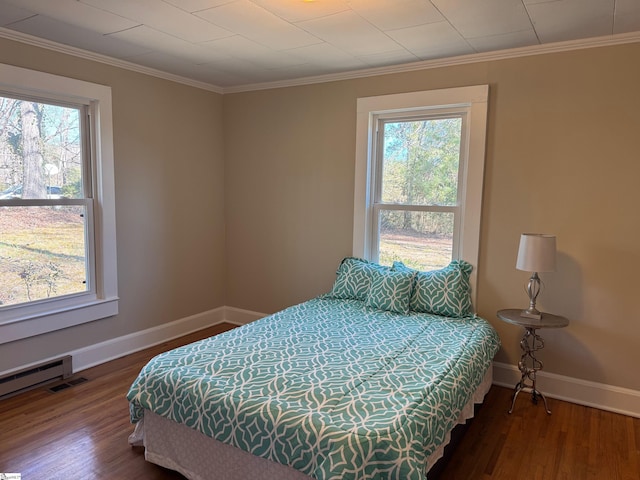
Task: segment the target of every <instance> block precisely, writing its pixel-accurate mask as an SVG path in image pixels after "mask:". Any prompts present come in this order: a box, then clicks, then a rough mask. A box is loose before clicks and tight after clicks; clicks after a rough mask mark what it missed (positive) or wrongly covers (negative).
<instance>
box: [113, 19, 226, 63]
mask: <svg viewBox="0 0 640 480" xmlns="http://www.w3.org/2000/svg"><path fill="white" fill-rule="evenodd" d="M109 36H110V37H113V38H119V39H121V40H124V41H127V42H129V43H132V44H134V45H138V46H139V47H144V48H146V49H148V50H152V51H162V52H165V53H168V54H170V55H174V56H177V57H180V58H183V59H185V60H187V61H190V62H193V63H206V62H210V61H211V60H214V59H217V58H220V56H221V55H220V53H219V52H215V51H213V50H210V49H208V48H205V47H203V46H202V45H193V44H191V43H189V42H185V41H184V40H181V39H179V38H176V37H173V36H171V35H167V34H166V33H163V32H159V31H157V30H154V29H152V28H149V27H147V26H145V25H140V26H139V27H135V28H130V29H129V30H124V31H122V32H117V33H113V34H111V35H109Z"/></svg>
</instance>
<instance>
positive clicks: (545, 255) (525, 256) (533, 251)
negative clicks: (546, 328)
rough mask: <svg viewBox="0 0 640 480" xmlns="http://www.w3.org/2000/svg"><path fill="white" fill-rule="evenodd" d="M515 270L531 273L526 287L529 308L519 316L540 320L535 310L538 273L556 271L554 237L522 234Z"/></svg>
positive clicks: (538, 287)
mask: <svg viewBox="0 0 640 480" xmlns="http://www.w3.org/2000/svg"><path fill="white" fill-rule="evenodd" d="M516 268H517V269H518V270H523V271H525V272H532V274H531V278H529V283H528V285H527V294H528V295H529V308H527V309H526V310H523V311H522V312H521V313H520V316H522V317H526V318H534V319H537V320H540V318H542V314H541V313H540V312H539V311H538V309H537V308H536V299H537V298H538V294H539V293H540V277H538V272H554V271H555V270H556V237H555V235H546V234H542V233H523V234H522V235H521V236H520V247H519V248H518V260H517V262H516Z"/></svg>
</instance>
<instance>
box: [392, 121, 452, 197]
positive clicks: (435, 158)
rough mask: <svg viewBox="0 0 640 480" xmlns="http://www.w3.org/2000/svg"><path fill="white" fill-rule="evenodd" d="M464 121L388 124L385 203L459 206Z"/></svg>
mask: <svg viewBox="0 0 640 480" xmlns="http://www.w3.org/2000/svg"><path fill="white" fill-rule="evenodd" d="M461 128H462V119H461V118H460V117H457V118H440V119H430V120H417V121H402V122H390V123H384V129H383V131H384V137H383V139H384V146H383V159H382V202H384V203H400V204H408V205H447V206H452V205H456V202H457V198H458V165H459V163H460V136H461Z"/></svg>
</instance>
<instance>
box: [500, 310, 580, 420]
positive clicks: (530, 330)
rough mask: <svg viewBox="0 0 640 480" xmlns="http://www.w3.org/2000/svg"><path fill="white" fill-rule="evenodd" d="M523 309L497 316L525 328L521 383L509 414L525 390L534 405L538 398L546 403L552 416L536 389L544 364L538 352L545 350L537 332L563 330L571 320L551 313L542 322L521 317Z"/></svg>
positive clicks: (501, 312)
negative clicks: (529, 394)
mask: <svg viewBox="0 0 640 480" xmlns="http://www.w3.org/2000/svg"><path fill="white" fill-rule="evenodd" d="M520 312H522V309H517V308H509V309H505V310H499V311H498V313H497V315H498V318H499V319H500V320H503V321H505V322H507V323H511V324H513V325H519V326H521V327H523V328H524V330H525V332H524V335H523V337H522V340H520V348H521V349H522V356H521V357H520V361H519V362H518V369H519V370H520V373H521V374H522V377H521V378H520V381H519V382H518V383H517V384H516V386H515V388H514V392H513V400H512V401H511V408H510V409H509V413H511V412H513V406H514V405H515V403H516V398H518V394H519V393H520V392H521V391H522V390H524V389H529V390H531V401H532V402H533V403H534V405H537V403H538V397H540V398H542V400H543V401H544V408H545V410H546V411H547V413H548V414H549V415H550V414H551V410H549V406H548V405H547V399H546V397H545V396H544V395H543V394H542V393H541V392H540V391H539V390H538V388H537V387H536V373H537V372H538V371H539V370H542V367H543V365H542V362H541V361H540V360H538V359H537V358H536V352H537V351H539V350H542V349H543V348H544V341H543V340H542V337H541V336H540V335H538V334H537V330H538V329H540V328H562V327H566V326H567V325H569V320H568V319H566V318H565V317H560V316H558V315H552V314H551V313H543V314H542V318H540V320H536V319H534V318H527V317H522V316H520Z"/></svg>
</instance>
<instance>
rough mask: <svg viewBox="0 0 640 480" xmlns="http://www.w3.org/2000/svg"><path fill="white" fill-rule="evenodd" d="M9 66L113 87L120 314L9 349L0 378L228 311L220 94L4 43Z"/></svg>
mask: <svg viewBox="0 0 640 480" xmlns="http://www.w3.org/2000/svg"><path fill="white" fill-rule="evenodd" d="M0 62H2V63H6V64H10V65H16V66H20V67H25V68H32V69H35V70H41V71H44V72H49V73H54V74H59V75H65V76H68V77H72V78H77V79H81V80H87V81H91V82H95V83H100V84H104V85H108V86H110V87H111V88H112V98H113V131H114V154H115V184H116V221H117V248H118V289H119V295H120V314H119V315H117V316H115V317H112V318H108V319H104V320H98V321H95V322H91V323H89V324H84V325H82V326H78V327H73V328H68V329H65V330H60V331H57V332H53V333H50V334H46V335H40V336H38V337H33V338H30V339H26V340H22V341H17V342H12V343H9V344H4V345H0V358H1V361H0V371H4V370H8V369H11V368H14V367H16V366H20V365H24V364H28V363H31V362H34V361H39V360H41V359H43V358H48V357H52V356H56V355H59V354H60V353H64V352H67V351H70V350H75V349H78V348H82V347H85V346H88V345H92V344H95V343H98V342H102V341H105V340H109V339H112V338H117V337H119V336H122V335H126V334H129V333H132V332H137V331H141V330H144V329H148V328H151V327H154V326H157V325H161V324H163V323H167V322H170V321H173V320H177V319H180V318H183V317H187V316H190V315H194V314H197V313H200V312H204V311H207V310H210V309H213V308H216V307H219V306H222V305H224V295H225V283H224V261H225V252H224V204H223V202H224V193H223V192H224V184H223V181H224V173H223V172H224V168H223V167H224V165H223V156H222V154H223V150H222V98H221V96H220V95H218V94H215V93H212V92H208V91H204V90H201V89H196V88H192V87H187V86H184V85H180V84H177V83H174V82H169V81H165V80H160V79H158V78H153V77H149V76H146V75H141V74H138V73H134V72H131V71H127V70H122V69H118V68H114V67H110V66H107V65H103V64H100V63H94V62H90V61H86V60H82V59H79V58H74V57H70V56H66V55H62V54H58V53H54V52H51V51H48V50H42V49H37V48H34V47H29V46H26V45H22V44H19V43H13V42H10V41H7V40H0Z"/></svg>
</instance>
